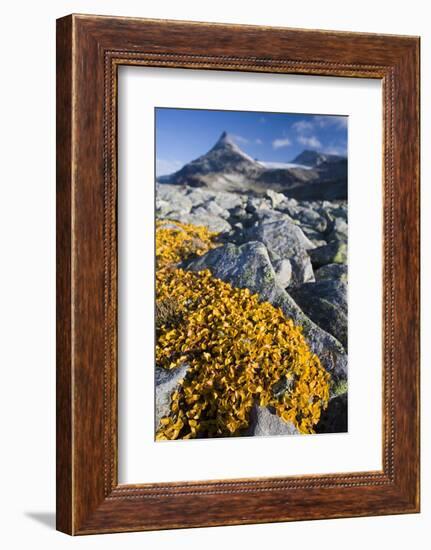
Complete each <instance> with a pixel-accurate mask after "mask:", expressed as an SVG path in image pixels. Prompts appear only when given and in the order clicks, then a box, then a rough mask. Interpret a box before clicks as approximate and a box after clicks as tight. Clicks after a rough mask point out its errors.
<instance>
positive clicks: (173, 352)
mask: <svg viewBox="0 0 431 550" xmlns="http://www.w3.org/2000/svg"><path fill="white" fill-rule="evenodd" d="M172 223H175V225H178V226H180V227H181V230H176V229H169V228H166V227H165V225H166V224H160V225H158V228H157V246H158V247H160V248H158V249H157V258H158V267H159V268H158V271H157V274H156V291H157V300H158V301H162V302H163V301H165V300H168V299H170V300H174V301H175V302H176V303H177V304H178V308H179V310H180V311H181V317H182V322H181V323H180V324H178V325H177V326H175V327H174V328H172V326H169V325H163V324H162V325H161V326H160V327H159V333H158V340H157V345H156V362H157V364H158V365H159V366H160V367H163V368H165V369H174V368H177V367H179V366H180V365H181V364H183V363H187V364H188V365H190V369H189V371H188V374H187V376H186V378H185V379H184V381H183V382H182V384H181V385H180V387H179V389H178V391H176V392H174V394H173V395H172V397H171V411H170V415H169V416H168V417H164V418H163V419H162V421H161V423H160V426H159V429H158V431H157V435H156V437H157V439H178V438H183V439H188V438H194V437H222V436H231V435H239V434H240V433H241V432H243V431H244V430H245V429H246V428H247V426H248V424H249V415H250V411H251V408H252V406H253V404H254V403H258V404H260V405H261V406H272V407H274V409H275V411H276V413H277V414H278V415H279V416H280V418H282V419H283V420H285V421H286V422H293V423H294V424H295V426H296V427H297V428H298V429H299V430H300V431H301V432H302V433H313V426H314V425H315V424H316V423H317V422H318V421H319V418H320V413H321V410H322V408H326V406H327V403H328V399H329V378H330V377H329V374H328V373H327V372H326V371H325V370H324V369H323V367H322V366H321V364H320V361H319V359H318V357H317V356H316V355H315V354H313V353H312V352H311V351H310V349H309V347H308V345H307V343H306V341H305V339H304V336H303V334H302V329H301V328H300V327H297V326H295V325H294V324H293V322H292V321H291V320H290V319H286V318H285V317H284V314H283V313H282V311H281V310H280V309H278V308H275V307H274V306H272V305H271V304H269V303H268V302H261V301H260V300H259V297H258V295H257V294H251V293H250V291H249V290H248V289H238V288H234V287H232V286H231V285H230V284H228V283H225V282H223V281H221V280H219V279H215V278H214V277H212V275H211V273H210V272H209V271H208V270H205V271H201V272H199V273H193V272H188V271H185V270H183V269H180V268H176V267H174V266H173V265H172V264H173V263H177V262H179V261H180V260H181V259H183V258H184V257H186V256H187V255H189V254H190V253H192V254H196V253H198V254H199V253H203V251H205V250H204V248H206V250H208V249H209V248H211V247H213V246H214V245H213V243H212V238H213V237H214V234H211V233H210V232H209V231H208V230H207V229H205V228H201V227H194V226H188V225H186V224H178V222H172ZM160 233H161V234H160ZM193 238H198V239H199V241H200V243H201V244H200V248H199V251H198V252H197V251H196V250H195V249H194V248H193V246H191V245H190V241H191V240H192V239H193ZM286 382H288V383H289V385H290V388H291V389H290V391H287V392H277V391H274V387H277V383H278V384H281V385H283V384H284V383H286Z"/></svg>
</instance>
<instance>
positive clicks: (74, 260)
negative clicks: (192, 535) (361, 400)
mask: <svg viewBox="0 0 431 550" xmlns="http://www.w3.org/2000/svg"><path fill="white" fill-rule="evenodd" d="M119 65H142V66H150V67H182V68H192V69H195V70H199V69H217V70H225V71H249V72H250V71H251V72H259V73H289V74H303V75H324V76H332V77H339V76H349V77H355V78H374V79H380V80H381V81H382V83H383V102H384V106H383V112H384V120H383V127H384V148H383V149H384V162H383V166H384V174H383V182H384V184H383V193H384V238H383V240H384V253H383V257H384V265H383V273H384V278H383V288H384V290H383V297H384V298H383V309H382V311H383V313H382V314H383V336H382V342H383V419H384V424H383V441H382V456H383V469H382V470H381V471H370V472H352V473H347V474H334V475H331V474H328V475H307V476H293V477H287V478H284V479H280V478H276V479H272V478H260V479H238V480H224V481H223V480H215V481H209V482H185V483H159V484H154V483H153V484H146V485H133V486H132V485H119V484H118V478H117V283H116V282H117V253H116V251H117V248H116V247H117V241H116V237H117V234H116V197H117V180H116V152H117V139H116V132H117V120H116V102H117V95H116V90H117V68H118V66H119ZM418 511H419V38H417V37H407V36H389V35H387V36H384V35H377V34H356V33H343V32H332V31H309V30H296V29H287V28H271V27H256V26H242V25H224V24H207V23H192V22H181V21H157V20H146V19H129V18H117V17H98V16H89V15H70V16H67V17H64V18H62V19H59V20H58V21H57V529H58V530H60V531H63V532H65V533H68V534H73V535H78V534H90V533H104V532H118V531H138V530H150V529H167V528H175V527H198V526H214V525H233V524H245V523H262V522H276V521H290V520H304V519H319V518H339V517H347V516H368V515H381V514H401V513H413V512H418Z"/></svg>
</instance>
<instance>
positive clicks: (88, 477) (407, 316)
mask: <svg viewBox="0 0 431 550" xmlns="http://www.w3.org/2000/svg"><path fill="white" fill-rule="evenodd" d="M418 511H419V38H417V37H410V36H389V35H377V34H357V33H343V32H333V31H315V30H297V29H288V28H272V27H258V26H242V25H224V24H214V23H211V24H210V23H192V22H181V21H158V20H150V19H130V18H117V17H99V16H90V15H70V16H67V17H64V18H62V19H59V20H58V21H57V528H58V529H59V530H60V531H63V532H65V533H68V534H72V535H80V534H91V533H105V532H119V531H140V530H150V529H169V528H178V527H199V526H215V525H232V524H244V523H263V522H276V521H292V520H304V519H319V518H339V517H347V516H367V515H383V514H400V513H414V512H418Z"/></svg>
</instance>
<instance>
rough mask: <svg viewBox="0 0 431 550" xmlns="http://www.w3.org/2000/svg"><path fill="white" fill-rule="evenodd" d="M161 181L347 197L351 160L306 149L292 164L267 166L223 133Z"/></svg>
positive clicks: (302, 195) (251, 191)
mask: <svg viewBox="0 0 431 550" xmlns="http://www.w3.org/2000/svg"><path fill="white" fill-rule="evenodd" d="M158 181H159V183H168V184H173V185H187V186H189V187H201V188H205V189H212V190H215V191H230V192H242V193H248V194H253V195H256V196H260V195H264V194H265V193H266V191H267V190H268V189H270V190H273V191H275V192H282V193H284V194H285V195H286V196H289V197H292V198H298V199H302V200H323V199H325V198H330V199H333V200H345V199H347V159H346V158H345V157H341V156H337V155H328V154H323V153H319V152H316V151H309V150H306V151H303V152H302V153H301V154H300V155H298V156H297V157H296V158H295V159H293V160H292V161H291V166H281V167H280V166H271V163H268V165H266V164H265V163H263V162H259V161H257V160H255V159H253V158H251V157H250V156H249V155H247V154H246V153H245V152H244V151H242V150H241V148H240V147H239V146H238V145H237V144H236V143H235V142H234V140H233V139H232V138H231V137H230V136H229V135H228V134H227V133H226V132H223V133H222V135H221V136H220V138H219V139H218V141H217V142H216V144H215V145H214V147H212V149H210V150H209V151H208V152H207V153H205V154H204V155H201V156H200V157H198V158H197V159H195V160H193V161H191V162H189V163H187V164H185V165H184V166H183V167H182V168H181V169H180V170H178V171H177V172H174V173H173V174H170V175H166V176H160V177H159V178H158Z"/></svg>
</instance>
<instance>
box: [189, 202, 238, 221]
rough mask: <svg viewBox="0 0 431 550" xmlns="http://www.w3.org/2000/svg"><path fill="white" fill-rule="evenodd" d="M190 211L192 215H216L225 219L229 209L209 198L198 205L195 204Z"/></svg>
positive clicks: (227, 216)
mask: <svg viewBox="0 0 431 550" xmlns="http://www.w3.org/2000/svg"><path fill="white" fill-rule="evenodd" d="M191 213H192V214H193V215H194V216H199V215H200V216H218V217H220V218H224V219H227V218H229V216H230V214H229V210H226V209H225V208H222V207H221V206H219V205H218V204H217V203H216V201H214V200H210V201H208V202H205V203H203V204H201V205H199V206H195V207H194V208H192V211H191Z"/></svg>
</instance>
